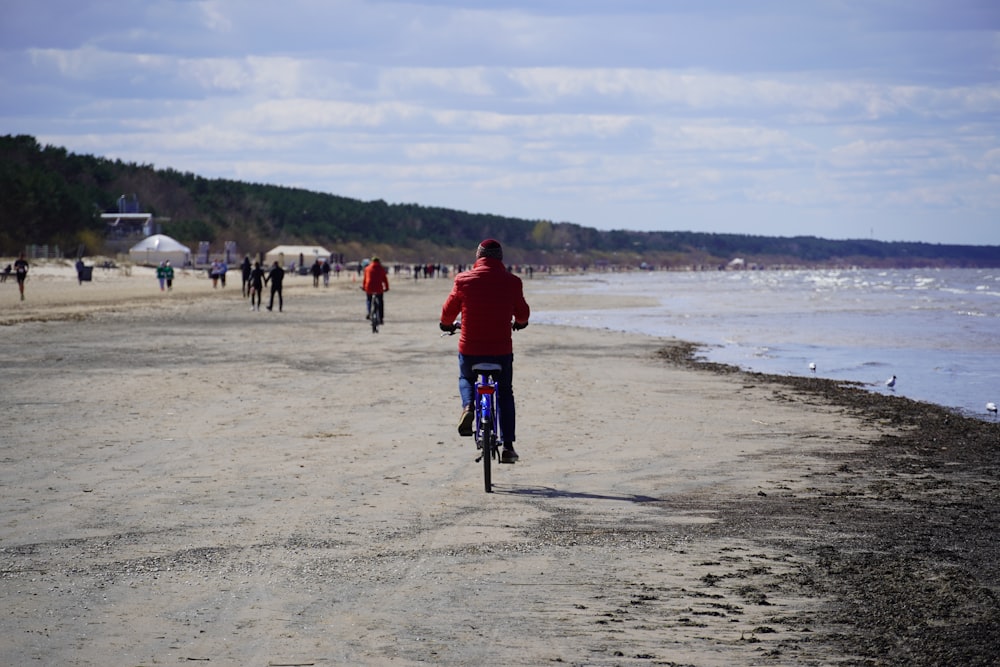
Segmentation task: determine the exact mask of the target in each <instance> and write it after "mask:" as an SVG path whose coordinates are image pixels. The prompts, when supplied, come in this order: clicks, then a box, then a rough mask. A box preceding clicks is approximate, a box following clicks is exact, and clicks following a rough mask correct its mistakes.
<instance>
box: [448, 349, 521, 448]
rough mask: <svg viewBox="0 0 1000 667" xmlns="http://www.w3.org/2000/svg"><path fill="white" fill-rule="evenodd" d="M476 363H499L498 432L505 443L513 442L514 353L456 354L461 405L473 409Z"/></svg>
mask: <svg viewBox="0 0 1000 667" xmlns="http://www.w3.org/2000/svg"><path fill="white" fill-rule="evenodd" d="M476 364H500V366H501V367H502V369H503V370H501V371H500V377H498V378H495V379H496V382H497V390H498V392H499V394H498V396H497V403H498V405H499V407H500V433H501V436H502V437H503V441H504V442H505V443H507V444H513V442H514V424H515V420H514V388H513V380H514V355H513V354H499V355H467V354H462V353H461V352H459V354H458V393H459V394H460V395H461V397H462V407H463V408H464V407H469V408H470V409H475V402H476V373H475V371H473V370H472V367H473V366H475V365H476Z"/></svg>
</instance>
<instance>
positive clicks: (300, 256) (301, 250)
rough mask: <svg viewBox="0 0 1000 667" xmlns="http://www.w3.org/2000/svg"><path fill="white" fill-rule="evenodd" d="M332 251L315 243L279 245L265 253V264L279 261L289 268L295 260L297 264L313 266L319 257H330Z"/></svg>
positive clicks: (298, 265) (299, 265)
mask: <svg viewBox="0 0 1000 667" xmlns="http://www.w3.org/2000/svg"><path fill="white" fill-rule="evenodd" d="M329 257H330V251H329V250H327V249H326V248H323V247H321V246H315V245H279V246H275V247H273V248H271V249H270V250H268V251H267V253H265V255H264V263H265V265H268V264H271V263H272V262H278V264H280V265H281V266H283V267H285V268H287V267H289V266H290V265H291V264H292V263H293V262H294V263H295V266H297V267H302V266H312V265H313V263H314V262H316V260H318V259H328V258H329Z"/></svg>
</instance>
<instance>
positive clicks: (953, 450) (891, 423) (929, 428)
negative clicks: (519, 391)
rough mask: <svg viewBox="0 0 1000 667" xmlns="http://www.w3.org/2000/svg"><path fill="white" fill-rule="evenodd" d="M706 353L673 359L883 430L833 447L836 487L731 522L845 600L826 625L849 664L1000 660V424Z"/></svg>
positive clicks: (779, 501) (775, 498)
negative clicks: (811, 400)
mask: <svg viewBox="0 0 1000 667" xmlns="http://www.w3.org/2000/svg"><path fill="white" fill-rule="evenodd" d="M697 351H698V346H697V345H696V344H692V343H686V342H682V343H679V344H677V345H672V346H670V347H668V348H664V349H663V350H661V351H660V353H659V356H660V357H661V358H662V359H664V360H666V361H668V362H670V363H673V364H676V365H680V366H684V367H689V368H693V369H698V370H702V371H708V372H715V373H724V374H733V373H739V374H742V375H744V376H745V377H746V378H747V379H748V380H750V381H753V382H756V383H770V384H778V385H784V386H787V387H790V388H792V389H794V390H795V391H796V392H797V393H798V394H799V395H800V396H805V397H818V398H819V399H821V400H822V401H824V402H826V403H828V404H830V405H834V406H839V407H842V408H844V409H845V410H847V411H849V412H850V413H851V414H852V415H854V416H856V417H858V418H859V419H861V420H862V421H863V422H865V423H870V424H874V425H877V426H879V427H880V430H881V431H882V435H880V436H878V437H877V438H876V439H875V441H874V442H872V443H871V445H870V446H868V447H864V448H862V449H860V450H858V451H855V452H852V453H848V454H843V453H838V454H829V455H828V458H829V459H830V460H832V461H834V463H835V468H836V471H837V475H836V477H837V479H836V485H837V486H836V492H830V493H825V494H814V495H796V494H777V493H776V494H760V496H759V497H758V498H757V499H756V501H755V502H747V500H746V499H745V498H737V499H733V501H732V502H731V503H728V504H727V506H725V507H722V508H719V510H720V512H721V514H722V516H723V517H724V519H723V521H721V522H720V525H721V528H720V529H721V530H725V531H728V532H729V533H730V534H732V533H733V532H734V531H738V532H743V533H745V535H743V536H744V537H748V538H750V539H754V540H758V541H762V542H768V543H770V544H775V545H780V546H781V547H782V548H784V549H787V550H789V551H794V552H798V553H799V554H800V555H801V556H802V558H803V560H802V562H803V563H805V564H804V565H803V566H802V567H801V568H800V571H799V573H798V575H797V581H796V582H795V583H796V584H797V586H798V587H799V589H800V590H801V591H802V592H803V593H804V594H805V595H810V594H812V595H818V596H824V597H826V598H827V599H830V600H832V601H833V607H832V608H830V609H827V610H825V611H824V612H823V618H822V619H817V620H820V621H822V624H823V625H824V626H826V627H828V628H837V631H836V632H833V631H830V632H829V633H828V634H827V636H826V637H825V640H826V641H828V642H830V643H831V644H834V645H838V646H840V647H841V654H842V655H844V656H845V657H846V662H845V663H844V664H859V665H911V666H912V665H945V664H953V665H958V664H961V665H984V666H985V665H993V664H997V662H998V661H1000V599H998V598H1000V583H998V582H1000V424H998V423H996V422H992V421H987V420H982V419H975V418H971V417H966V416H963V415H961V414H958V413H956V412H954V411H952V410H949V409H947V408H944V407H941V406H937V405H933V404H929V403H923V402H920V401H914V400H912V399H908V398H905V397H900V396H888V395H883V394H879V393H874V392H871V391H868V390H866V389H864V388H863V387H862V386H860V385H856V384H851V383H844V382H839V381H834V380H828V379H822V378H815V377H794V376H780V375H770V374H763V373H752V372H746V371H742V370H740V369H738V368H735V367H733V366H727V365H724V364H716V363H707V362H704V361H702V360H700V359H699V358H698V357H697ZM886 427H888V428H886ZM804 534H808V535H809V537H810V539H809V540H807V541H806V540H801V539H794V538H792V539H790V538H789V536H801V535H804ZM817 639H820V638H819V637H817Z"/></svg>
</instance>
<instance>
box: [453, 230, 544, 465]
mask: <svg viewBox="0 0 1000 667" xmlns="http://www.w3.org/2000/svg"><path fill="white" fill-rule="evenodd" d="M459 315H461V316H462V325H461V333H460V335H459V339H458V368H459V375H458V391H459V394H460V395H461V397H462V417H461V419H460V421H459V422H458V433H459V435H463V436H470V435H472V422H473V420H474V419H475V413H474V410H475V405H474V396H475V383H476V373H475V372H474V371H473V370H472V367H473V366H475V365H476V364H481V363H494V364H499V365H500V366H501V368H502V370H501V372H500V377H499V378H498V383H497V384H498V391H499V396H498V399H499V405H500V431H501V433H502V435H503V449H502V450H501V453H500V461H501V462H503V463H513V462H514V461H517V459H518V456H517V452H515V451H514V440H515V437H514V426H515V420H514V390H513V375H514V367H513V366H514V344H513V341H512V340H511V330H512V328H513V329H523V328H524V327H526V326H528V318H529V317H530V315H531V309H530V308H529V307H528V302H527V301H525V300H524V288H523V286H522V285H521V279H520V278H518V277H517V276H515V275H514V274H512V273H510V272H509V271H507V268H506V267H505V266H504V263H503V248H502V247H501V245H500V242H499V241H496V240H494V239H486V240H485V241H483V242H482V243H480V244H479V247H478V248H477V249H476V263H475V264H473V266H472V268H471V269H470V270H468V271H463V272H461V273H459V274H458V275H456V276H455V284H454V285H453V286H452V289H451V293H450V294H449V295H448V298H447V299H446V300H445V302H444V306H442V308H441V321H440V327H441V330H442V331H446V332H449V333H454V331H455V329H456V328H457V327H456V325H455V320H456V318H458V316H459Z"/></svg>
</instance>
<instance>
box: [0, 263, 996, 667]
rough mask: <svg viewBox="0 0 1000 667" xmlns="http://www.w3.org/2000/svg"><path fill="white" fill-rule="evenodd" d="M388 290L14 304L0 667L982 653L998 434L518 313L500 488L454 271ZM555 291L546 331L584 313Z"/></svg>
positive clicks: (5, 312)
mask: <svg viewBox="0 0 1000 667" xmlns="http://www.w3.org/2000/svg"><path fill="white" fill-rule="evenodd" d="M390 281H391V283H392V291H390V293H389V295H388V296H387V299H386V319H387V323H386V325H385V327H384V328H383V330H382V331H381V332H380V333H379V334H372V333H371V331H370V328H369V327H367V326H366V322H365V321H364V319H363V312H362V303H363V297H362V295H361V292H360V290H358V288H357V283H353V282H351V281H350V278H349V277H346V276H342V277H341V278H340V279H339V280H334V281H332V282H333V285H332V286H331V287H330V288H322V287H321V288H318V289H316V288H313V287H312V281H311V278H309V277H298V276H294V277H290V278H289V284H288V286H287V287H286V290H285V297H286V303H285V312H283V313H277V312H266V311H264V312H250V310H249V308H248V304H247V302H246V301H245V300H244V299H243V298H242V297H241V295H240V288H239V280H238V278H237V279H236V280H235V281H234V279H233V276H230V278H229V285H228V286H227V287H226V288H225V289H224V290H223V289H215V290H213V289H212V287H211V283H210V282H209V281H208V280H207V279H206V278H205V277H204V276H203V274H200V275H199V274H194V273H187V274H184V273H182V274H181V275H179V276H178V279H177V281H176V285H175V289H174V290H173V291H172V292H170V293H161V292H160V291H159V289H158V287H157V286H156V281H155V279H154V278H153V275H152V273H151V272H150V271H148V270H138V269H137V270H134V271H132V273H131V275H124V274H123V273H121V272H117V271H111V272H107V273H106V274H105V273H104V272H102V271H101V270H99V269H97V270H95V272H94V281H93V282H92V283H84V284H83V285H78V284H77V283H76V280H75V279H74V278H73V275H72V271H68V272H67V271H66V270H64V268H62V267H57V266H53V267H44V266H39V267H33V270H32V274H31V276H30V277H29V282H28V285H27V299H26V300H25V301H24V302H19V301H18V300H17V295H16V292H17V289H16V286H14V285H13V284H11V285H7V284H4V285H0V325H4V326H0V333H2V334H3V339H2V342H0V360H2V368H3V374H4V391H3V393H2V394H0V396H2V399H0V401H2V408H3V409H2V410H0V434H2V436H0V437H2V443H3V444H2V445H0V449H2V456H3V462H4V465H3V468H2V473H0V498H2V501H3V502H2V518H0V561H2V567H0V569H2V572H3V579H2V584H0V586H2V597H3V599H4V601H5V613H4V615H3V626H2V627H3V634H2V637H0V662H3V663H4V664H65V665H106V664H114V665H152V664H176V663H178V662H181V663H190V662H207V663H208V664H215V665H219V664H221V665H334V664H345V665H347V664H350V665H362V664H364V665H384V664H393V665H411V664H442V665H471V664H515V665H539V664H572V665H654V664H656V665H699V666H711V665H719V666H721V665H757V664H760V665H829V664H859V665H860V664H865V665H868V664H870V665H889V664H898V665H904V664H908V665H913V664H924V665H937V664H967V665H978V664H981V665H987V664H994V663H995V661H996V659H997V657H998V656H1000V642H998V639H997V637H1000V633H998V630H1000V619H998V611H997V609H998V605H997V600H996V594H997V581H1000V579H998V577H997V574H998V572H997V567H998V566H997V562H998V560H997V549H998V544H1000V541H998V540H997V531H996V526H997V525H998V522H997V519H998V518H1000V517H998V511H997V498H998V497H1000V493H998V491H1000V488H998V487H1000V484H998V480H997V477H998V465H997V447H998V445H1000V430H998V428H1000V427H998V425H997V424H996V423H990V422H981V421H977V420H970V419H965V418H962V417H958V416H955V415H951V414H949V413H947V412H946V411H943V410H938V409H937V408H934V407H932V406H927V405H924V404H920V403H915V402H912V401H908V400H906V399H901V398H897V397H886V396H874V395H871V394H867V393H866V392H863V391H861V390H860V389H856V388H853V387H849V386H841V385H837V384H835V383H832V382H828V381H822V380H817V379H814V378H801V379H792V378H777V377H770V376H763V375H757V374H746V373H741V372H735V371H733V369H730V368H726V367H717V366H711V365H706V364H697V363H695V362H693V361H692V359H691V356H692V350H691V348H690V347H689V346H688V345H686V344H684V343H682V342H680V341H675V340H669V339H655V338H647V337H641V336H632V335H624V334H620V333H616V332H611V331H596V330H587V329H581V328H573V327H550V326H538V325H532V326H530V327H528V329H526V330H524V331H522V332H519V333H518V334H517V335H516V338H515V354H516V357H515V378H514V382H515V393H516V396H517V401H518V451H519V453H520V454H521V457H522V459H521V462H519V463H518V464H516V465H513V466H503V467H501V468H500V469H499V470H496V471H495V482H496V492H495V493H493V494H489V495H487V494H485V493H484V492H483V488H482V478H481V467H480V466H479V465H477V464H475V463H474V461H473V459H474V456H475V455H474V446H473V445H472V443H471V439H468V438H460V437H459V436H458V435H457V433H456V431H455V424H456V422H457V418H458V412H459V407H460V406H459V402H458V398H457V386H456V384H457V382H456V375H457V364H456V361H455V343H456V341H455V339H454V338H441V337H440V336H439V335H438V331H437V324H436V321H437V315H438V313H439V309H440V305H441V302H442V301H443V300H444V297H445V295H446V293H447V290H448V287H449V285H450V282H449V281H447V280H431V281H413V280H405V279H402V278H400V279H398V280H394V279H393V277H392V276H390ZM552 284H553V283H551V282H549V283H545V282H544V280H543V279H540V278H536V279H535V280H534V281H528V280H526V281H525V288H526V295H527V298H528V300H529V303H531V305H532V307H533V309H535V310H536V311H542V310H550V309H555V308H564V307H572V306H573V305H574V304H575V303H576V300H577V299H578V297H575V296H574V295H572V294H566V293H560V291H559V290H558V289H555V290H554V289H552ZM543 285H544V286H545V289H539V288H540V287H541V286H543ZM641 303H642V302H641V301H640V300H637V301H636V304H635V305H637V306H638V305H641ZM587 304H588V306H589V307H600V306H601V302H600V301H594V300H593V299H591V298H589V297H588V300H587ZM607 305H608V306H609V307H610V306H613V305H614V306H619V305H620V301H618V300H615V301H613V302H612V301H609V302H608V303H607Z"/></svg>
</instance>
